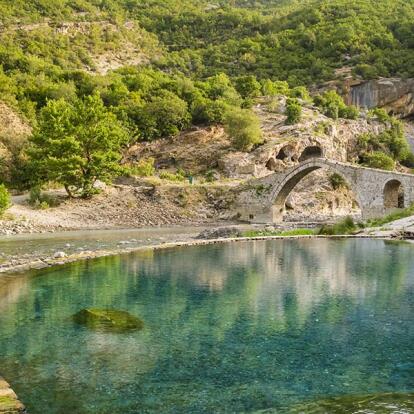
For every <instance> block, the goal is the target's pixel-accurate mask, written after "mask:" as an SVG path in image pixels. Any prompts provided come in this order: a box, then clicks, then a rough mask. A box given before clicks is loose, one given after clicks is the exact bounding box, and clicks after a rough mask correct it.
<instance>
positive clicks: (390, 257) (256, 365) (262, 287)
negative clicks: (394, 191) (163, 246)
mask: <svg viewBox="0 0 414 414" xmlns="http://www.w3.org/2000/svg"><path fill="white" fill-rule="evenodd" d="M92 306H93V307H102V308H111V309H112V308H115V309H121V310H127V311H129V312H130V313H132V314H134V315H136V316H138V317H140V318H142V319H143V320H144V322H145V328H144V329H143V330H142V331H139V332H133V333H127V334H108V333H106V334H104V333H96V332H92V331H89V330H87V329H86V328H84V327H79V326H76V325H74V324H73V323H72V321H71V315H73V314H74V313H76V312H78V311H79V310H80V309H82V308H86V307H92ZM413 315H414V246H412V245H409V244H401V243H390V242H384V241H373V240H336V241H335V240H294V241H288V240H286V241H268V242H249V243H232V244H224V245H212V246H198V247H190V248H177V249H171V250H166V251H159V252H155V253H145V254H143V253H140V254H135V255H130V256H124V257H122V258H121V257H115V258H105V259H100V260H96V261H91V262H87V263H81V264H76V265H70V266H67V267H62V268H58V269H53V270H48V271H42V272H39V273H36V274H32V275H29V276H26V277H17V276H16V278H15V280H13V282H12V283H10V284H9V285H7V289H5V290H4V291H2V292H1V296H0V373H1V375H3V376H4V377H6V378H7V380H8V381H9V382H11V383H12V384H13V387H14V388H15V390H16V392H17V393H18V394H19V396H20V397H21V399H22V400H23V402H24V403H25V404H26V405H27V407H28V409H29V412H30V413H31V414H45V413H49V414H69V413H74V414H90V413H93V414H129V413H231V412H249V413H250V412H255V411H259V410H266V409H269V408H272V409H276V410H278V412H279V410H280V412H282V411H283V408H286V407H290V406H292V405H295V404H297V403H301V402H303V401H312V400H315V399H320V398H327V397H330V396H341V395H345V394H346V395H350V394H370V393H378V392H412V391H414V345H413V344H414V316H413Z"/></svg>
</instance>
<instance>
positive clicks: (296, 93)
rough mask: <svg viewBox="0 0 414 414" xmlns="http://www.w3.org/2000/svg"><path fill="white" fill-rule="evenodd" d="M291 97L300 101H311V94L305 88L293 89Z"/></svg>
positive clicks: (297, 87) (290, 93)
mask: <svg viewBox="0 0 414 414" xmlns="http://www.w3.org/2000/svg"><path fill="white" fill-rule="evenodd" d="M289 96H290V97H291V98H300V99H303V100H304V101H309V100H310V95H309V92H308V90H307V89H306V88H305V87H304V86H296V88H293V89H292V90H291V91H290V92H289Z"/></svg>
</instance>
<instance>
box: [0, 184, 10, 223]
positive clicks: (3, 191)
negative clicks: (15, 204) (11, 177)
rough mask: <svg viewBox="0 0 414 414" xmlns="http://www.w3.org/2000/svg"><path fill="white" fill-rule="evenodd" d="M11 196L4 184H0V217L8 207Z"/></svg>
mask: <svg viewBox="0 0 414 414" xmlns="http://www.w3.org/2000/svg"><path fill="white" fill-rule="evenodd" d="M10 204H11V198H10V194H9V192H8V191H7V188H6V186H5V185H4V184H0V217H1V216H3V215H4V213H5V212H6V210H7V209H8V208H9V207H10Z"/></svg>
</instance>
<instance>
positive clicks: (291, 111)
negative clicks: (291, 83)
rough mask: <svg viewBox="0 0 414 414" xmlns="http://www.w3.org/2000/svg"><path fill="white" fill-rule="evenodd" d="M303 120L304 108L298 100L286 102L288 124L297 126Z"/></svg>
mask: <svg viewBox="0 0 414 414" xmlns="http://www.w3.org/2000/svg"><path fill="white" fill-rule="evenodd" d="M301 118H302V107H301V105H300V103H299V101H298V100H297V99H288V100H287V101H286V124H288V125H293V124H297V123H298V122H299V121H300V120H301Z"/></svg>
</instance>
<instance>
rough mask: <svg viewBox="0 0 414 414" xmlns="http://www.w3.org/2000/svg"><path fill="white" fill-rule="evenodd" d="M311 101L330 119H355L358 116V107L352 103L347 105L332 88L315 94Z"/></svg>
mask: <svg viewBox="0 0 414 414" xmlns="http://www.w3.org/2000/svg"><path fill="white" fill-rule="evenodd" d="M313 103H314V104H315V105H316V106H317V107H319V108H320V109H321V110H322V112H323V113H324V114H325V115H326V116H328V117H329V118H332V119H338V118H346V119H356V118H358V116H359V111H358V108H356V107H355V106H352V105H351V106H347V105H346V104H345V102H344V100H343V98H342V97H341V96H340V95H338V93H337V92H336V91H333V90H331V91H326V92H325V93H323V94H322V95H317V96H315V97H314V98H313Z"/></svg>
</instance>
